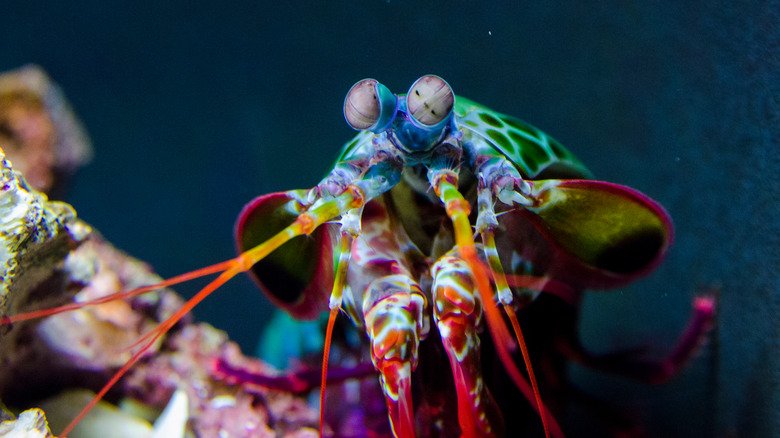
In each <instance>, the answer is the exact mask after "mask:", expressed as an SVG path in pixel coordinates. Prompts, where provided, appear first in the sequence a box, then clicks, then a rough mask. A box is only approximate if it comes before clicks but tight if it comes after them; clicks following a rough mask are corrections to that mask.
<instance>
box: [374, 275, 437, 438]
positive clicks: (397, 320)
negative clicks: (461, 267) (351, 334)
mask: <svg viewBox="0 0 780 438" xmlns="http://www.w3.org/2000/svg"><path fill="white" fill-rule="evenodd" d="M424 310H425V297H424V296H423V294H422V292H421V291H420V287H419V286H418V285H417V284H416V283H415V282H414V281H413V280H411V278H409V277H408V276H407V275H405V274H394V275H388V276H385V277H380V278H377V279H375V280H374V281H372V282H371V283H370V284H369V286H368V288H367V289H366V293H365V298H364V301H363V313H364V317H365V324H366V333H367V334H368V338H369V339H370V341H371V360H372V361H373V363H374V366H375V367H376V369H377V370H378V371H379V373H380V376H379V380H380V383H381V385H382V389H383V391H384V393H385V400H386V401H387V409H388V416H389V417H390V426H391V427H392V429H393V434H394V435H395V436H396V437H399V438H412V437H414V436H415V430H414V410H413V406H412V388H411V382H412V381H411V377H412V371H414V369H415V368H416V367H417V357H418V355H417V353H418V349H419V346H420V341H421V340H422V338H423V337H424V336H425V334H426V333H425V330H424V329H425V326H426V324H425V323H424V319H423V318H424V317H425V316H424V314H423V312H424Z"/></svg>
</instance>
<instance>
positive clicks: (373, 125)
mask: <svg viewBox="0 0 780 438" xmlns="http://www.w3.org/2000/svg"><path fill="white" fill-rule="evenodd" d="M397 101H398V98H397V97H396V96H395V95H394V94H393V93H392V92H390V90H389V89H388V88H387V87H385V86H384V85H382V84H380V83H379V82H378V81H377V80H376V79H363V80H362V81H360V82H358V83H356V84H355V85H353V86H352V88H350V89H349V92H348V93H347V97H346V98H345V99H344V118H345V119H346V120H347V124H348V125H349V126H351V127H352V128H353V129H357V130H358V131H360V130H364V129H366V130H369V131H372V132H381V131H383V130H384V129H386V128H387V126H389V125H390V123H391V122H392V121H393V118H394V117H395V109H396V108H395V107H396V103H397Z"/></svg>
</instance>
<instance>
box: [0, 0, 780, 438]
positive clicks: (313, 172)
mask: <svg viewBox="0 0 780 438" xmlns="http://www.w3.org/2000/svg"><path fill="white" fill-rule="evenodd" d="M543 3H544V2H514V1H504V2H493V3H489V2H477V1H452V2H446V1H438V2H420V1H400V0H392V1H387V2H384V1H378V0H370V1H369V0H363V1H350V2H346V1H343V2H294V1H291V2H285V1H280V2H273V3H272V2H250V1H244V2H222V4H221V5H216V2H193V1H188V2H184V1H179V2H173V1H155V2H142V1H137V2H126V3H123V2H108V1H73V2H41V1H25V2H13V3H12V4H7V5H4V7H3V11H2V14H0V69H3V70H6V69H10V68H14V67H18V66H20V65H22V64H25V63H29V62H35V63H38V64H40V65H41V66H43V67H44V68H45V69H46V70H47V71H48V72H49V73H50V74H51V76H52V77H53V78H54V79H55V80H56V81H57V82H58V83H59V84H60V85H61V86H62V87H63V88H64V90H65V91H66V94H67V95H68V97H69V98H70V100H71V102H72V104H73V106H74V107H75V109H76V111H77V112H78V114H79V115H80V116H81V118H82V120H83V121H84V123H85V124H86V126H87V129H88V130H89V133H90V135H91V137H92V140H93V141H94V144H95V147H96V154H95V159H94V161H93V163H92V164H91V165H90V166H89V167H87V168H85V169H84V170H83V171H82V172H81V173H80V175H79V177H78V180H77V182H76V184H75V186H74V187H73V189H72V191H71V192H70V195H69V197H68V201H70V202H71V203H72V204H73V205H74V206H75V207H76V208H77V210H78V212H79V214H80V216H81V217H82V218H84V219H85V220H87V221H88V222H90V223H92V224H94V225H95V226H96V227H97V228H98V229H99V230H100V231H101V232H102V233H103V234H105V236H106V237H107V238H108V239H109V240H110V241H112V242H113V243H115V244H116V245H117V246H118V247H120V248H122V249H125V250H126V251H128V252H130V253H131V254H133V255H135V256H137V257H138V258H140V259H143V260H146V261H148V262H149V263H151V264H152V265H153V266H154V268H155V269H156V270H157V271H158V272H160V273H161V274H162V275H164V276H170V275H173V274H177V273H180V272H183V271H186V270H189V269H192V268H196V267H199V266H202V265H205V264H208V263H213V262H216V261H220V260H223V259H226V258H228V257H231V256H232V255H233V248H232V232H231V228H232V224H233V220H234V218H235V216H236V214H237V213H238V211H239V210H240V208H241V206H242V205H243V204H244V203H245V202H247V201H248V200H249V199H251V198H252V197H253V196H255V195H258V194H262V193H267V192H270V191H277V190H285V189H291V188H306V187H310V186H311V185H313V184H314V183H316V182H317V181H318V180H319V179H320V178H321V176H322V175H323V174H324V173H325V171H326V170H327V169H328V168H329V166H330V164H331V160H332V158H333V157H335V154H336V152H337V150H338V148H339V147H340V146H341V144H343V143H344V142H345V141H346V140H348V139H349V138H350V137H351V136H352V131H350V130H349V129H348V128H347V127H346V125H345V124H344V122H343V120H342V116H341V104H342V100H343V96H344V94H345V93H346V91H347V90H348V88H349V87H350V86H351V85H352V83H354V82H355V81H357V80H359V79H362V78H364V77H369V76H370V77H375V78H377V79H379V80H381V81H383V82H384V83H385V84H386V85H388V86H389V87H390V88H391V89H392V90H393V91H396V92H405V91H406V90H407V88H408V87H409V85H410V84H411V83H412V82H413V81H414V80H415V79H416V78H417V77H419V76H420V75H422V74H425V73H436V74H439V75H441V76H442V77H444V78H445V79H446V80H447V81H449V83H450V84H451V85H452V86H453V88H454V89H455V91H456V93H458V94H461V95H464V96H467V97H471V98H473V99H475V100H477V101H479V102H481V103H484V104H486V105H488V106H490V107H493V108H495V109H497V110H500V111H502V112H506V113H510V114H514V115H516V116H518V117H521V118H523V119H525V120H527V121H529V122H532V123H533V124H535V125H537V126H539V127H540V128H542V129H543V130H545V131H547V132H548V133H550V134H552V135H553V136H554V137H556V138H557V139H559V140H560V141H562V142H563V143H564V144H565V145H567V146H568V147H569V148H570V149H571V150H572V151H573V152H574V153H575V154H577V155H578V156H579V157H580V158H581V159H582V160H583V161H584V162H585V163H586V164H587V165H588V166H589V167H590V168H591V169H592V170H593V172H594V173H595V174H596V175H597V176H598V177H599V178H601V179H604V180H608V181H613V182H618V183H622V184H626V185H629V186H632V187H635V188H637V189H639V190H642V191H643V192H645V193H647V194H648V195H650V196H651V197H653V198H655V199H657V200H658V201H660V202H661V203H662V204H664V205H665V206H666V207H667V208H668V209H669V211H670V213H671V215H672V216H673V218H674V219H675V223H676V227H677V240H676V245H675V247H674V248H673V249H672V251H671V253H670V254H669V258H668V260H667V262H666V263H665V264H664V265H663V266H662V267H661V268H660V269H659V270H658V272H657V273H655V274H654V275H653V276H652V277H651V278H649V279H647V280H644V281H642V282H640V283H638V284H636V285H634V286H631V287H628V288H625V289H623V290H620V291H615V292H611V293H605V294H592V295H590V296H589V298H588V300H587V301H586V303H585V309H584V310H585V314H584V318H583V337H584V338H585V341H586V344H587V345H589V346H591V347H592V348H593V349H595V350H600V351H607V350H609V349H611V348H616V347H620V346H628V345H638V344H639V345H649V346H650V347H651V348H652V349H653V350H652V351H657V352H659V353H660V352H663V351H665V349H667V348H668V347H669V346H670V344H671V343H672V342H673V339H674V337H675V336H676V334H677V333H678V332H679V331H680V330H681V329H682V327H683V325H684V323H685V320H686V318H687V315H688V312H689V303H690V301H691V299H692V297H693V296H694V295H695V294H696V293H697V291H698V290H699V289H700V288H703V287H710V286H720V287H721V290H722V295H721V302H720V311H719V316H718V327H717V330H716V331H715V332H714V333H713V335H712V340H711V343H710V346H709V347H708V348H707V349H706V350H704V354H703V356H702V357H700V358H699V359H698V360H697V361H696V362H695V363H694V364H693V366H692V367H691V368H690V369H689V370H687V371H686V372H685V374H684V375H683V376H682V377H681V378H680V379H678V380H676V381H674V382H673V383H672V384H670V385H667V386H664V387H660V388H646V387H643V386H638V385H634V384H631V383H626V382H624V381H622V380H620V379H614V378H605V377H600V376H597V375H592V374H591V373H588V372H580V371H578V372H576V375H577V376H578V378H580V379H581V380H582V381H583V382H584V384H585V385H586V386H589V387H590V388H591V389H592V390H593V391H595V392H596V393H599V394H601V395H602V396H604V397H605V398H611V399H612V400H617V401H619V402H621V403H623V404H625V405H630V406H633V407H635V408H637V409H640V410H641V411H642V412H644V414H643V415H644V419H645V420H646V421H647V422H648V423H649V424H651V430H653V431H654V432H656V433H657V434H658V435H660V436H679V437H685V436H702V437H704V436H718V437H723V436H742V437H748V436H756V437H757V436H772V435H773V434H774V436H778V435H777V433H778V432H777V430H779V429H780V415H778V406H780V388H779V387H778V385H779V382H780V376H779V375H780V360H778V359H779V356H780V353H779V352H778V351H779V350H780V336H778V334H780V324H779V323H778V314H780V297H779V296H780V281H779V280H778V271H780V237H778V236H780V232H779V231H780V209H779V208H778V201H780V183H779V182H778V171H779V170H780V152H779V150H780V138H779V134H778V132H779V131H780V101H779V98H778V96H780V73H779V71H780V17H779V16H778V15H779V14H780V4H778V2H777V1H763V2H756V1H737V2H706V1H688V2H663V3H662V2H626V1H605V2H599V4H598V5H595V4H593V5H592V4H591V3H595V2H580V1H563V2H555V3H552V2H550V3H549V4H543ZM225 289H226V290H225V291H222V292H221V293H218V294H216V295H215V296H214V297H212V298H209V299H208V301H207V302H206V303H205V304H203V305H201V306H200V307H199V308H197V309H196V315H197V316H198V317H199V318H202V319H207V320H209V321H211V322H212V323H213V324H214V325H216V326H217V327H220V328H223V329H226V330H228V331H229V332H230V334H231V337H233V338H234V339H236V340H238V341H239V342H240V343H241V344H242V345H243V346H244V347H245V349H248V350H250V351H251V350H252V349H253V346H254V343H255V341H256V338H257V335H258V332H259V330H260V328H261V327H262V325H263V324H264V320H265V319H267V317H268V315H269V308H268V304H267V303H266V302H265V301H264V299H263V298H262V297H261V296H260V295H259V294H258V293H257V292H256V290H255V289H254V288H253V287H252V285H251V283H250V282H249V281H248V280H246V279H244V278H242V279H239V280H234V281H233V282H231V284H230V285H229V286H227V287H226V288H225Z"/></svg>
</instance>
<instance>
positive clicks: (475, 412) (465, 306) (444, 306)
mask: <svg viewBox="0 0 780 438" xmlns="http://www.w3.org/2000/svg"><path fill="white" fill-rule="evenodd" d="M431 274H432V275H433V287H432V295H433V317H434V321H435V322H436V325H437V327H438V329H439V333H440V334H441V339H442V343H443V345H444V349H445V350H446V351H447V356H448V357H449V360H450V366H451V367H452V374H453V377H454V379H455V388H456V391H457V394H458V421H459V423H460V428H461V434H462V436H467V437H494V436H503V434H504V419H503V417H502V416H501V411H500V410H499V408H498V406H497V404H496V402H495V400H494V399H493V396H492V395H491V394H490V391H488V388H487V386H485V384H484V382H483V380H482V366H481V362H480V340H479V335H478V334H477V327H479V324H480V322H481V320H482V303H481V301H480V300H479V299H477V297H476V295H475V294H476V284H475V282H474V273H473V272H472V270H471V268H470V267H469V264H468V263H467V262H465V261H464V260H462V259H460V258H458V257H455V256H453V255H445V256H444V257H442V258H441V259H439V260H438V261H437V262H436V263H435V264H434V266H433V268H432V271H431Z"/></svg>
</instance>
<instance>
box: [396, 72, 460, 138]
mask: <svg viewBox="0 0 780 438" xmlns="http://www.w3.org/2000/svg"><path fill="white" fill-rule="evenodd" d="M454 103H455V95H454V94H453V92H452V88H451V87H450V85H449V84H448V83H447V82H446V81H445V80H444V79H442V78H440V77H438V76H435V75H427V76H423V77H421V78H420V79H417V81H415V83H414V84H412V87H411V88H409V93H408V94H407V95H406V109H407V110H408V112H409V115H410V116H412V118H413V119H414V120H415V121H417V122H418V123H420V124H421V125H423V126H434V125H436V124H437V123H441V122H442V121H443V120H445V119H447V117H449V115H450V114H451V113H452V106H453V105H454Z"/></svg>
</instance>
